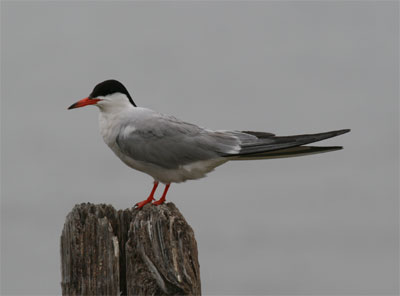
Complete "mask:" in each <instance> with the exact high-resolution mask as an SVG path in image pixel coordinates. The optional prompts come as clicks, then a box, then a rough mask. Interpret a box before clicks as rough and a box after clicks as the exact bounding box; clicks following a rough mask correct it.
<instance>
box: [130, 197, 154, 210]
mask: <svg viewBox="0 0 400 296" xmlns="http://www.w3.org/2000/svg"><path fill="white" fill-rule="evenodd" d="M153 200H154V197H152V196H149V197H148V198H147V199H145V200H143V201H141V202H138V203H137V204H135V206H134V208H135V209H141V208H143V207H144V206H145V205H147V204H148V203H151V202H152V201H153Z"/></svg>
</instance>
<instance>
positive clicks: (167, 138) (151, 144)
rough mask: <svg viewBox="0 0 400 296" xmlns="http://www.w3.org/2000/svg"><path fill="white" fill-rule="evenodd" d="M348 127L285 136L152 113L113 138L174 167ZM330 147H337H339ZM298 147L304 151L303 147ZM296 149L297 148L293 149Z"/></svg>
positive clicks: (134, 154) (127, 149)
mask: <svg viewBox="0 0 400 296" xmlns="http://www.w3.org/2000/svg"><path fill="white" fill-rule="evenodd" d="M349 131H350V130H347V129H346V130H338V131H331V132H325V133H318V134H305V135H295V136H284V137H278V136H275V135H274V134H271V133H264V132H253V131H242V132H240V131H210V130H207V129H203V128H201V127H198V126H196V125H193V124H190V123H186V122H183V121H180V120H178V119H176V118H175V117H172V116H167V115H163V114H159V113H153V114H151V116H150V117H147V118H144V119H143V118H142V119H141V120H133V121H129V122H128V123H126V124H125V125H122V127H121V130H120V132H119V134H118V136H117V139H116V142H117V144H118V146H119V148H120V150H121V151H122V152H123V153H124V154H126V155H128V156H129V157H131V158H133V159H135V160H139V161H145V162H148V163H152V164H155V165H158V166H161V167H163V168H167V169H175V168H178V167H179V166H181V165H185V164H189V163H192V162H196V161H201V160H209V159H216V158H221V157H229V158H231V159H237V157H243V158H244V157H246V158H247V159H251V157H250V158H248V157H247V156H250V155H254V156H255V157H254V159H256V158H257V157H256V156H263V155H264V154H263V153H266V152H271V151H279V150H284V149H288V148H292V147H299V146H302V145H305V144H309V143H313V142H317V141H321V140H324V139H327V138H331V137H335V136H338V135H341V134H344V133H347V132H349ZM329 148H335V149H333V150H337V148H339V147H329ZM300 150H301V151H300V152H304V151H303V150H304V149H300ZM306 150H307V148H306ZM308 150H309V149H308ZM314 150H315V149H314ZM314 150H313V151H311V150H310V152H315V151H314ZM331 150H332V149H331ZM285 151H286V150H285ZM285 151H283V152H285ZM291 152H293V151H291ZM297 152H299V149H296V153H297ZM260 153H261V154H260ZM285 153H286V152H285ZM286 154H287V153H286ZM292 154H293V153H292ZM301 154H303V153H301Z"/></svg>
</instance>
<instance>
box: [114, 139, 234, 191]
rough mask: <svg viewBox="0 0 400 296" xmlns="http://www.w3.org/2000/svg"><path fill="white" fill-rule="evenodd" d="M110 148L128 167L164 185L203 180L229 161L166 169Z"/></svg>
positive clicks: (115, 148)
mask: <svg viewBox="0 0 400 296" xmlns="http://www.w3.org/2000/svg"><path fill="white" fill-rule="evenodd" d="M110 148H111V149H112V150H113V151H114V153H115V154H116V155H117V156H118V157H119V158H120V159H121V160H122V161H123V162H124V163H125V164H126V165H127V166H129V167H131V168H133V169H135V170H138V171H141V172H144V173H146V174H148V175H150V176H152V177H153V178H154V180H155V181H159V182H161V183H164V184H168V183H181V182H185V181H186V180H195V179H200V178H203V177H205V176H206V175H207V173H209V172H211V171H212V170H214V169H215V168H216V167H217V166H219V165H221V164H223V163H225V162H226V161H227V159H225V158H218V159H210V160H206V161H198V162H194V163H190V164H186V165H183V166H179V167H178V168H177V169H166V168H163V167H160V166H158V165H155V164H152V163H148V162H144V161H138V160H134V159H132V158H130V157H129V156H126V155H125V154H123V153H122V152H121V151H119V149H118V147H117V146H113V147H111V146H110Z"/></svg>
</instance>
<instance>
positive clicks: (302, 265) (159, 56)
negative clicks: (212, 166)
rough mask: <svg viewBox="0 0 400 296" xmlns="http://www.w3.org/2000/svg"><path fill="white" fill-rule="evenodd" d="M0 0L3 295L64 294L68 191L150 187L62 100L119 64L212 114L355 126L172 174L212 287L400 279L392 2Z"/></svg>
mask: <svg viewBox="0 0 400 296" xmlns="http://www.w3.org/2000/svg"><path fill="white" fill-rule="evenodd" d="M1 6H2V7H1V8H2V9H1V294H3V295H6V294H10V295H11V294H14V295H15V294H59V293H60V292H61V290H60V284H59V283H60V267H59V265H60V263H59V262H60V258H59V237H60V234H61V230H62V227H63V223H64V219H65V216H66V215H67V213H68V212H69V211H70V210H71V209H72V207H73V206H74V205H75V204H76V203H81V202H92V203H109V204H113V205H114V206H115V207H116V208H127V207H131V206H133V205H134V204H135V203H136V202H137V201H140V200H142V199H144V198H145V197H147V195H148V193H149V192H150V189H151V182H152V179H151V178H150V177H149V176H147V175H145V174H142V173H140V172H136V171H134V170H132V169H130V168H128V167H126V166H125V165H124V164H123V163H122V162H121V161H120V160H119V159H117V158H116V157H115V156H114V155H113V153H112V152H111V150H109V148H108V147H107V146H106V145H105V144H104V143H103V141H102V139H101V136H100V134H99V131H98V126H97V125H98V122H97V112H98V111H97V110H95V108H83V109H79V110H74V111H67V107H68V106H69V105H71V104H72V103H74V102H75V101H77V100H78V99H81V98H84V97H86V96H87V95H88V94H89V93H90V92H91V90H92V88H93V87H94V86H95V84H97V83H98V82H100V81H103V80H105V79H109V78H115V79H118V80H120V81H121V82H123V83H124V84H125V85H126V87H127V88H128V89H129V90H130V92H131V93H133V96H134V101H135V102H136V103H137V104H138V105H139V106H145V107H149V108H152V109H155V110H157V111H160V112H163V113H167V114H172V115H175V116H177V117H178V118H181V119H183V120H186V121H190V122H193V123H196V124H199V125H201V126H205V127H208V128H212V129H239V130H259V131H267V132H274V133H277V134H281V135H289V134H297V133H312V132H322V131H328V130H334V129H341V128H351V129H352V132H351V133H350V134H346V135H343V136H341V137H338V138H334V139H330V140H327V141H325V142H324V143H321V144H324V145H343V146H344V147H345V149H344V150H342V151H338V152H333V153H328V154H322V155H316V156H309V157H302V158H291V159H279V160H269V161H258V162H232V163H228V164H226V165H224V166H222V167H220V168H218V169H217V170H216V171H215V172H213V173H211V174H210V175H209V177H208V178H205V179H202V180H198V181H191V182H187V183H184V184H178V185H173V186H172V187H171V189H170V192H169V195H168V198H169V200H170V201H173V202H174V203H175V204H176V205H177V206H178V208H179V209H180V210H181V212H182V213H183V214H184V216H185V217H186V219H187V221H188V222H189V223H190V224H191V225H192V227H193V229H194V231H195V234H196V239H197V241H198V246H199V256H200V264H201V279H202V287H203V292H204V294H205V295H211V294H242V295H249V294H315V295H322V294H338V295H339V294H340V295H344V294H351V295H354V294H374V295H378V294H379V295H382V294H396V293H398V289H399V287H398V277H399V269H398V263H399V250H398V246H399V243H398V242H399V237H398V235H399V234H398V233H399V226H398V213H399V207H398V206H399V202H398V193H399V186H398V178H399V169H398V164H399V154H398V149H399V127H398V124H399V121H398V115H399V103H398V95H399V88H398V79H399V71H398V70H399V68H398V65H399V43H398V41H399V40H398V33H399V29H398V25H399V12H398V8H399V4H398V2H397V1H391V2H390V1H363V2H361V1H360V2H349V1H329V2H323V1H311V2H300V1H298V2H297V1H296V2H288V1H285V2H275V1H271V2H269V1H265V2H244V1H243V2H218V3H216V2H214V3H210V2H186V3H184V2H150V3H149V2H102V3H98V2H97V3H96V2H70V3H67V2H47V1H43V2H16V1H10V2H4V1H2V3H1ZM160 191H161V190H159V192H158V193H159V194H161V192H160Z"/></svg>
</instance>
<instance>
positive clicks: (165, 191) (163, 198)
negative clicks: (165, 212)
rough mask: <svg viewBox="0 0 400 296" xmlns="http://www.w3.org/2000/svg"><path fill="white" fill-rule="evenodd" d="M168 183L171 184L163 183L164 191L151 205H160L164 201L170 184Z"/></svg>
mask: <svg viewBox="0 0 400 296" xmlns="http://www.w3.org/2000/svg"><path fill="white" fill-rule="evenodd" d="M170 185H171V184H167V185H165V189H164V193H163V194H162V196H161V198H160V199H159V200H157V201H155V202H153V205H155V206H159V205H161V204H163V203H164V201H165V197H166V196H167V192H168V189H169V186H170Z"/></svg>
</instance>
